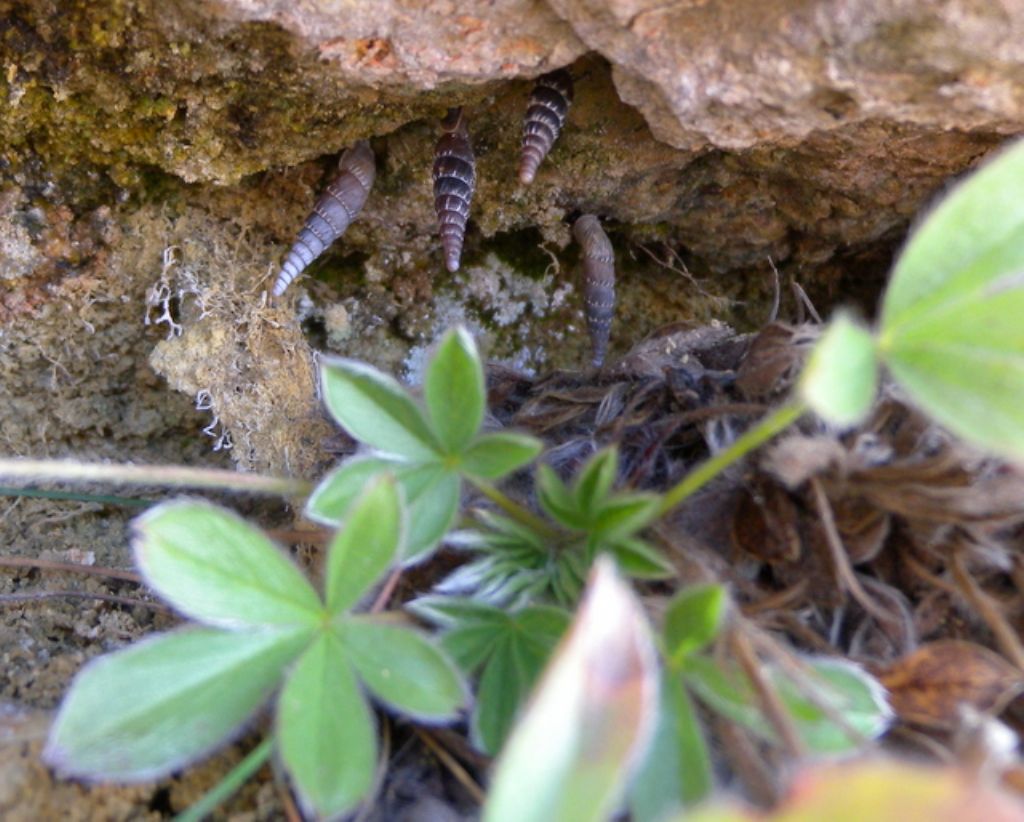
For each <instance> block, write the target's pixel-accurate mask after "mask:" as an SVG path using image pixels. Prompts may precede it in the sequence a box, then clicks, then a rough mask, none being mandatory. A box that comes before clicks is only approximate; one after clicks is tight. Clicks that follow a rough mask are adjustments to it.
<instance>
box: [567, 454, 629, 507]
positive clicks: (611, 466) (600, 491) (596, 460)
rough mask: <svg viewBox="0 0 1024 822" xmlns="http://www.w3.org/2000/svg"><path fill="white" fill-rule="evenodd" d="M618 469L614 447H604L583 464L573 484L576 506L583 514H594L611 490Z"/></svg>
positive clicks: (617, 458) (617, 456)
mask: <svg viewBox="0 0 1024 822" xmlns="http://www.w3.org/2000/svg"><path fill="white" fill-rule="evenodd" d="M618 470H619V452H618V450H617V449H616V448H614V447H612V448H604V449H602V450H600V451H598V452H597V453H596V454H594V456H592V457H591V458H590V459H589V460H588V461H587V464H586V465H584V466H583V469H582V470H581V471H580V475H579V477H578V478H577V479H576V483H575V485H574V486H573V496H574V497H575V500H576V507H577V508H578V509H579V510H580V511H582V512H583V513H584V514H588V515H593V514H595V513H596V512H597V510H598V509H599V508H601V507H602V506H603V504H604V500H605V498H606V497H607V496H608V493H609V492H610V491H611V490H612V485H613V484H614V483H615V475H616V473H618Z"/></svg>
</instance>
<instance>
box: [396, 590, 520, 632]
mask: <svg viewBox="0 0 1024 822" xmlns="http://www.w3.org/2000/svg"><path fill="white" fill-rule="evenodd" d="M405 607H406V609H407V610H409V611H412V612H413V613H414V614H416V616H418V617H421V618H423V619H425V620H427V621H428V622H432V623H433V624H434V625H437V626H438V627H439V628H454V627H456V626H458V625H464V624H477V623H480V624H485V625H500V624H501V623H503V622H504V621H505V620H506V619H507V618H508V617H507V616H506V614H505V612H504V611H503V610H501V609H500V608H494V607H492V606H490V605H485V604H483V603H481V602H477V601H476V600H474V599H469V598H467V597H451V596H437V595H428V596H422V597H418V598H416V599H414V600H413V601H412V602H410V603H409V604H407V605H406V606H405Z"/></svg>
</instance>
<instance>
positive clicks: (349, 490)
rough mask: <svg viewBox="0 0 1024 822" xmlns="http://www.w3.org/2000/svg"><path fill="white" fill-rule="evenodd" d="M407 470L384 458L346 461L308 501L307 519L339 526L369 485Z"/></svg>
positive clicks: (325, 478)
mask: <svg viewBox="0 0 1024 822" xmlns="http://www.w3.org/2000/svg"><path fill="white" fill-rule="evenodd" d="M404 467H406V464H405V463H402V462H400V461H398V460H389V459H384V458H383V457H370V456H359V457H352V458H351V459H347V460H345V461H344V462H343V463H341V465H339V466H338V467H337V468H335V469H334V470H333V471H331V472H329V473H328V474H327V475H326V476H325V477H324V478H323V479H322V480H321V481H320V483H319V484H318V485H317V487H316V488H315V489H314V491H313V493H312V494H310V497H309V499H308V500H306V516H308V517H309V518H310V519H311V520H314V521H315V522H320V523H323V524H324V525H333V526H337V525H340V524H341V522H342V520H343V519H344V518H345V514H346V513H348V509H349V508H351V507H352V503H353V502H355V501H356V498H357V497H358V496H359V495H360V494H361V493H362V492H363V490H364V489H365V488H366V486H367V485H368V484H369V483H371V482H372V481H373V480H374V479H376V478H377V477H379V476H380V475H382V474H384V473H390V474H393V475H394V476H396V477H397V476H399V473H400V472H401V470H402V469H403V468H404ZM438 470H440V466H439V467H438ZM408 498H409V494H408V489H406V499H408Z"/></svg>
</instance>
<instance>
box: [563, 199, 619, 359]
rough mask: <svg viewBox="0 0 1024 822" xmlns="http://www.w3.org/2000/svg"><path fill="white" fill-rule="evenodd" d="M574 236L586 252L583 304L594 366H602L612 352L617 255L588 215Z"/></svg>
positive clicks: (575, 230)
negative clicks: (610, 351)
mask: <svg viewBox="0 0 1024 822" xmlns="http://www.w3.org/2000/svg"><path fill="white" fill-rule="evenodd" d="M572 233H573V236H574V237H575V238H576V242H578V243H579V244H580V248H581V249H582V251H583V254H582V261H583V302H584V305H585V308H586V316H587V330H588V331H589V332H590V346H591V350H592V351H593V364H594V365H595V366H600V365H601V364H602V363H603V362H604V356H605V354H606V353H607V351H608V339H609V337H610V336H611V330H612V317H613V315H614V313H615V252H614V251H613V250H612V244H611V241H610V240H609V239H608V235H607V234H605V233H604V229H603V228H601V221H600V220H598V219H597V217H595V216H594V215H593V214H584V215H583V216H582V217H580V218H579V219H578V220H577V221H576V222H575V224H573V227H572Z"/></svg>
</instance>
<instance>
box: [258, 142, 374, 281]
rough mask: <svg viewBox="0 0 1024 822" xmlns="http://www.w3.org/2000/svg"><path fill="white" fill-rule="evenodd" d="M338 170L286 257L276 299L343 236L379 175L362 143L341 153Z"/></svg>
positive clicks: (367, 146) (366, 147)
mask: <svg viewBox="0 0 1024 822" xmlns="http://www.w3.org/2000/svg"><path fill="white" fill-rule="evenodd" d="M338 171H339V173H338V176H337V177H335V178H334V181H333V182H331V183H330V185H328V186H327V190H326V191H325V192H324V193H323V194H322V195H320V199H319V200H317V201H316V205H314V206H313V211H312V213H311V214H310V215H309V216H308V217H307V218H306V222H305V224H304V225H303V226H302V230H301V231H300V232H299V236H298V239H296V240H295V244H294V245H293V246H292V247H291V250H290V251H289V252H288V256H286V257H285V258H284V263H282V265H281V271H280V272H279V273H278V275H277V279H276V280H274V290H273V292H272V294H273V296H275V297H279V296H281V295H282V294H284V292H285V289H286V288H288V286H289V285H291V283H292V280H294V279H295V278H296V277H298V276H299V274H301V273H302V272H303V271H305V269H306V268H308V267H309V265H310V264H311V263H312V262H313V261H314V260H315V259H316V258H317V257H319V256H320V255H321V254H323V253H324V251H326V250H327V247H328V246H329V245H330V244H331V243H333V242H334V241H335V240H337V239H338V237H340V236H341V235H342V234H344V233H345V230H346V229H347V228H348V227H349V224H351V222H352V221H353V220H354V219H355V218H356V216H358V214H359V212H360V211H362V209H363V204H364V203H365V202H366V197H367V195H368V194H369V193H370V188H371V187H372V186H373V178H374V175H375V173H376V169H375V166H374V157H373V149H371V148H370V144H369V143H368V142H367V141H366V140H360V141H359V142H357V143H356V144H355V145H354V146H352V148H350V149H348V150H347V151H346V152H345V153H344V154H342V155H341V159H340V160H339V161H338Z"/></svg>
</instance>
